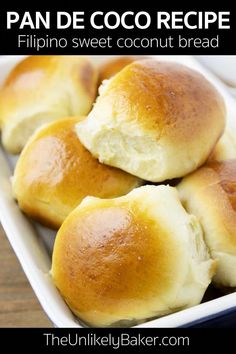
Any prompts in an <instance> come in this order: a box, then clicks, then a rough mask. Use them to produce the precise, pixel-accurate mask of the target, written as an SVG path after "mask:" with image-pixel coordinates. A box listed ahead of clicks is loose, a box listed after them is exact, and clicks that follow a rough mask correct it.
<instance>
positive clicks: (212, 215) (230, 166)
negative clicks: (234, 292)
mask: <svg viewBox="0 0 236 354" xmlns="http://www.w3.org/2000/svg"><path fill="white" fill-rule="evenodd" d="M178 190H179V193H180V197H181V200H182V202H183V204H184V206H185V208H186V210H187V211H188V212H190V213H193V214H194V215H196V216H197V217H198V219H199V221H200V223H201V225H202V228H203V231H204V237H205V242H206V244H207V246H208V248H209V251H210V253H211V256H212V258H214V259H218V267H217V272H216V275H215V277H214V279H213V281H214V282H215V284H216V285H217V286H219V287H229V288H230V287H231V288H235V287H236V160H228V161H224V162H209V163H207V164H206V165H204V166H203V167H201V168H200V169H199V170H198V171H196V172H194V173H192V174H191V175H189V176H187V177H185V178H184V179H183V180H182V182H181V183H180V184H179V186H178Z"/></svg>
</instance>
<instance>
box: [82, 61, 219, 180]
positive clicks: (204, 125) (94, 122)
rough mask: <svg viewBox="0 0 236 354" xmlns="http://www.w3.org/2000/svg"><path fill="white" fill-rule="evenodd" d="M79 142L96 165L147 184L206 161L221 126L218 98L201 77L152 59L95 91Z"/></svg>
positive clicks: (135, 65)
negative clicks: (96, 96)
mask: <svg viewBox="0 0 236 354" xmlns="http://www.w3.org/2000/svg"><path fill="white" fill-rule="evenodd" d="M100 93H101V94H100V96H99V97H98V99H97V101H96V103H95V105H94V107H93V109H92V111H91V112H90V113H89V115H88V117H87V119H85V120H84V121H83V122H80V123H79V124H78V125H77V133H78V136H79V138H80V140H81V142H82V143H83V144H84V145H85V146H86V148H87V149H88V150H89V151H90V152H91V153H92V154H93V155H94V156H96V157H98V159H99V161H101V162H103V163H106V164H108V165H111V166H116V167H119V168H121V169H123V170H124V171H127V172H129V173H132V174H134V175H136V176H138V177H141V178H143V179H145V180H148V181H152V182H160V181H164V180H166V179H172V178H176V177H182V176H184V175H186V174H187V173H189V172H191V171H193V170H195V169H196V168H197V167H199V166H200V165H201V164H203V163H204V161H205V160H206V159H207V158H208V156H209V154H210V152H211V151H212V150H213V147H214V146H215V144H216V142H217V140H218V139H219V138H220V136H221V134H222V133H223V130H224V126H225V105H224V102H223V99H222V97H221V96H220V94H219V93H218V92H217V91H216V89H215V88H214V87H213V86H212V84H211V83H210V82H208V81H207V80H206V79H205V78H204V77H203V76H202V75H201V74H199V73H198V72H196V71H194V70H192V69H190V68H188V67H185V66H183V65H180V64H176V63H173V62H161V61H160V62H158V61H156V60H155V59H145V60H141V61H136V62H133V63H131V64H130V65H128V66H126V67H125V68H124V69H123V70H121V71H120V72H119V73H118V74H117V75H115V76H114V77H113V78H111V79H110V80H109V81H108V82H107V83H106V85H105V86H102V87H101V88H100Z"/></svg>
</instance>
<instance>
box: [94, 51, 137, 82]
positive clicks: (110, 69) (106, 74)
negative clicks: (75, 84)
mask: <svg viewBox="0 0 236 354" xmlns="http://www.w3.org/2000/svg"><path fill="white" fill-rule="evenodd" d="M135 60H138V57H137V56H136V57H135V56H132V57H128V56H122V57H116V58H113V59H110V60H108V61H106V62H105V63H103V64H102V65H101V66H100V67H99V78H100V82H102V81H103V80H108V79H110V78H111V77H112V76H114V75H115V74H117V73H118V72H119V71H121V70H122V69H123V68H124V67H125V66H127V65H129V64H130V63H132V62H133V61H135Z"/></svg>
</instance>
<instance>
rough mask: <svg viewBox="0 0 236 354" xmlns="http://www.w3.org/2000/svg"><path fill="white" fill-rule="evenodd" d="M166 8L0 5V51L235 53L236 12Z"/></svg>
mask: <svg viewBox="0 0 236 354" xmlns="http://www.w3.org/2000/svg"><path fill="white" fill-rule="evenodd" d="M235 11H236V10H234V9H232V8H230V7H229V6H228V5H227V6H225V7H223V6H222V7H221V8H217V9H209V8H201V7H200V6H199V7H198V8H196V7H195V6H194V8H188V9H183V8H178V9H176V8H172V9H170V8H169V7H168V6H161V7H159V6H158V4H157V5H156V7H152V8H150V7H145V5H144V6H143V7H142V8H140V7H139V8H134V7H132V6H129V7H128V8H124V7H123V8H122V7H120V8H117V7H116V8H114V6H112V7H110V8H108V7H101V6H94V8H93V9H91V8H90V9H88V8H86V7H85V6H84V5H80V6H79V5H78V6H74V7H73V8H72V7H68V8H66V10H65V9H61V8H59V9H55V8H53V9H52V8H51V9H50V8H45V9H43V10H42V9H37V11H36V10H31V9H29V8H21V10H19V9H18V8H14V6H12V7H11V8H7V9H3V8H2V6H0V54H2V55H9V54H42V55H44V54H80V55H86V54H89V55H113V54H123V55H130V54H136V55H139V54H140V55H143V54H146V55H148V54H158V55H162V54H168V55H169V54H170V55H171V54H195V55H197V54H200V55H201V54H208V55H209V54H210V55H214V54H236V46H235V45H234V35H233V34H234V33H236V15H235Z"/></svg>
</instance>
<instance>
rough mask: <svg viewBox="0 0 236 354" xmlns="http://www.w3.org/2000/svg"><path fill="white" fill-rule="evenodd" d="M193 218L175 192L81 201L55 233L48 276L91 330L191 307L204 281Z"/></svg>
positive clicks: (206, 268)
mask: <svg viewBox="0 0 236 354" xmlns="http://www.w3.org/2000/svg"><path fill="white" fill-rule="evenodd" d="M214 268H215V262H214V261H212V260H211V259H210V258H209V255H208V253H207V249H206V247H205V244H204V242H203V239H202V231H201V228H200V226H199V223H198V221H197V219H196V218H195V217H194V216H192V215H189V214H187V213H186V211H185V210H184V208H183V207H182V205H181V203H180V201H179V198H178V194H177V191H176V189H175V188H172V187H168V186H144V187H140V188H136V189H134V190H133V191H131V192H130V193H129V194H127V195H126V196H123V197H120V198H116V199H110V200H108V199H107V200H104V199H98V198H93V197H87V198H85V199H84V200H83V201H82V203H81V204H80V205H79V206H78V207H77V208H76V209H75V210H74V211H73V212H72V213H71V214H70V215H69V216H68V218H67V219H66V220H65V222H64V223H63V225H62V226H61V228H60V230H59V231H58V234H57V237H56V241H55V245H54V251H53V259H52V271H51V274H52V277H53V280H54V282H55V285H56V286H57V287H58V289H59V291H60V292H61V294H62V296H63V297H64V299H65V301H66V302H67V304H68V305H69V307H70V308H71V310H72V311H73V312H74V313H75V314H76V315H77V316H78V317H79V318H80V319H81V320H82V321H84V322H85V323H87V324H89V325H90V326H96V327H105V326H110V325H112V326H127V325H133V324H135V323H138V322H141V321H144V320H146V319H149V318H151V317H154V316H156V317H157V316H162V315H164V314H168V313H171V312H174V311H177V310H180V309H183V308H186V307H189V306H192V305H195V304H198V303H199V302H200V301H201V299H202V296H203V294H204V292H205V290H206V288H207V286H208V284H209V283H210V281H211V277H212V275H213V273H214Z"/></svg>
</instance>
